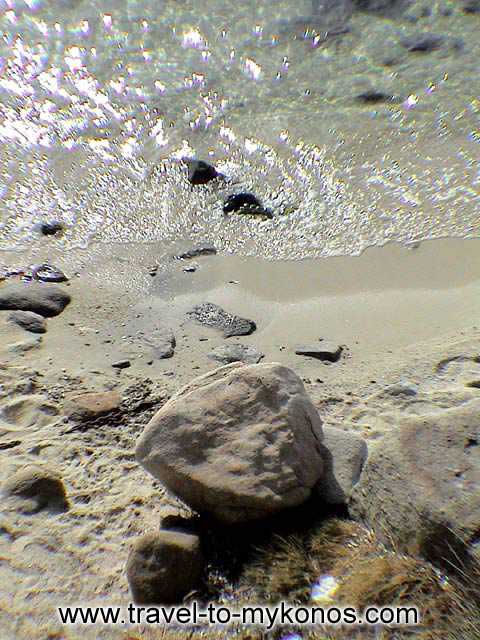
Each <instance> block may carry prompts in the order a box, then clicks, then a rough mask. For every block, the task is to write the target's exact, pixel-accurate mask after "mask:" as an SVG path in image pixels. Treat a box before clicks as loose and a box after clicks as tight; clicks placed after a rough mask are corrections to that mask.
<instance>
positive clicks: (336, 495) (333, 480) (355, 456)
mask: <svg viewBox="0 0 480 640" xmlns="http://www.w3.org/2000/svg"><path fill="white" fill-rule="evenodd" d="M367 455H368V447H367V443H366V442H365V440H363V438H360V437H359V436H357V435H356V434H355V433H351V432H350V431H343V430H342V429H336V428H335V427H324V428H323V441H322V456H323V460H324V463H325V470H324V473H323V476H322V478H320V481H319V482H318V485H317V490H318V494H319V496H320V498H321V499H322V500H323V501H324V502H327V503H328V504H346V502H347V500H348V497H349V496H350V494H351V492H352V489H353V487H354V486H355V484H356V483H357V482H358V479H359V478H360V474H361V472H362V469H363V465H364V464H365V460H366V459H367Z"/></svg>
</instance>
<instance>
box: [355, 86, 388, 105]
mask: <svg viewBox="0 0 480 640" xmlns="http://www.w3.org/2000/svg"><path fill="white" fill-rule="evenodd" d="M357 100H358V101H359V102H363V103H364V104H378V103H379V102H390V101H391V100H393V96H392V95H389V94H388V93H383V91H376V90H375V89H369V90H368V91H364V92H363V93H360V94H359V95H358V96H357Z"/></svg>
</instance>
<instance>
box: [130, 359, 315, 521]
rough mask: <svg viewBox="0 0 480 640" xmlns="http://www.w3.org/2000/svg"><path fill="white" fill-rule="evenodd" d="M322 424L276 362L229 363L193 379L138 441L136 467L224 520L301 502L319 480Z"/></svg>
mask: <svg viewBox="0 0 480 640" xmlns="http://www.w3.org/2000/svg"><path fill="white" fill-rule="evenodd" d="M321 433H322V425H321V420H320V417H319V415H318V412H317V410H316V409H315V407H314V406H313V404H312V402H311V400H310V398H309V397H308V395H307V393H306V391H305V387H304V385H303V383H302V381H301V380H300V378H299V377H298V376H297V375H296V374H295V373H294V372H293V371H291V370H290V369H288V368H287V367H284V366H282V365H280V364H275V363H273V364H256V365H241V364H238V363H234V364H230V365H227V366H225V367H220V368H219V369H215V370H214V371H211V372H210V373H208V374H206V375H204V376H201V377H199V378H196V379H195V380H193V381H192V382H191V383H190V384H189V385H187V386H186V387H184V388H183V389H181V390H180V391H179V392H178V393H177V394H176V395H174V396H173V397H172V398H170V400H169V401H168V402H166V403H165V404H164V405H163V407H162V408H161V409H160V410H159V411H158V412H157V414H156V415H155V416H154V417H153V418H152V420H151V421H150V422H149V424H148V425H147V427H146V429H145V431H144V433H143V434H142V436H141V437H140V439H139V441H138V443H137V448H136V457H137V460H138V461H139V462H140V464H141V465H142V466H143V467H144V468H145V469H146V470H147V471H148V472H149V473H151V474H152V475H153V476H154V477H155V478H157V479H158V480H160V481H161V482H162V483H163V484H164V485H165V486H166V487H167V489H169V490H170V491H171V492H172V493H174V494H175V495H177V496H178V497H179V498H181V499H182V500H183V501H184V502H185V503H186V504H188V505H189V506H190V507H191V508H192V509H194V510H196V511H197V512H199V513H210V514H211V515H213V516H214V517H216V518H217V519H219V520H221V521H223V522H227V523H234V522H242V521H248V520H253V519H257V518H263V517H266V516H269V515H272V514H274V513H276V512H278V511H280V510H282V509H285V508H287V507H293V506H296V505H299V504H301V503H302V502H304V501H305V500H306V499H307V498H308V497H309V496H310V495H311V493H312V490H313V488H314V486H315V484H316V483H317V481H318V480H319V479H320V477H321V475H322V468H323V462H322V457H321V452H320V438H321Z"/></svg>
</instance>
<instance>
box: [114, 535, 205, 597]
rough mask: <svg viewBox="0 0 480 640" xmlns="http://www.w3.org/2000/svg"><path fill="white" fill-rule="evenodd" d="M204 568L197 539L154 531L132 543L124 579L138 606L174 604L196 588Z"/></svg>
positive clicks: (190, 536) (196, 537)
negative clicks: (126, 580) (125, 578)
mask: <svg viewBox="0 0 480 640" xmlns="http://www.w3.org/2000/svg"><path fill="white" fill-rule="evenodd" d="M203 568H204V559H203V555H202V552H201V549H200V539H199V538H198V536H195V535H191V534H187V533H183V532H179V531H157V532H154V533H149V534H147V535H145V536H143V537H142V538H140V539H139V540H137V541H136V542H135V544H134V546H133V548H132V550H131V551H130V554H129V556H128V560H127V579H128V582H129V585H130V590H131V592H132V595H133V599H134V601H135V602H136V603H137V604H145V605H159V604H174V603H179V602H181V601H182V599H183V598H184V597H185V596H186V595H187V594H188V593H190V592H191V591H192V590H193V589H194V588H195V587H196V586H197V585H198V583H199V581H200V578H201V575H202V572H203Z"/></svg>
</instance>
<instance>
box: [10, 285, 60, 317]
mask: <svg viewBox="0 0 480 640" xmlns="http://www.w3.org/2000/svg"><path fill="white" fill-rule="evenodd" d="M70 300H71V298H70V296H69V294H68V293H67V292H66V291H64V290H63V289H60V287H57V286H55V285H53V284H52V285H49V284H40V283H37V282H32V283H28V284H10V285H7V286H5V287H2V288H1V289H0V309H11V310H18V311H33V312H34V313H38V314H40V315H41V316H44V317H46V318H49V317H52V316H57V315H58V314H59V313H61V312H62V311H63V310H64V309H65V307H66V306H67V305H68V304H69V303H70Z"/></svg>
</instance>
